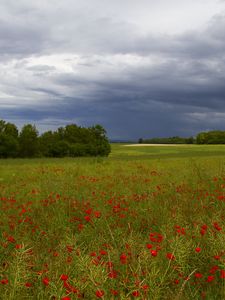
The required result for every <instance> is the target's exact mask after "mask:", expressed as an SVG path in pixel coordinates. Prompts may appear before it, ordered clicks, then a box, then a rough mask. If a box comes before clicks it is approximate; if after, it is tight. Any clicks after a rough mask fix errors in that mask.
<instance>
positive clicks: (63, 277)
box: [60, 274, 69, 281]
mask: <svg viewBox="0 0 225 300" xmlns="http://www.w3.org/2000/svg"><path fill="white" fill-rule="evenodd" d="M68 278H69V277H68V275H66V274H62V275H61V276H60V279H61V280H63V281H66V280H67V279H68Z"/></svg>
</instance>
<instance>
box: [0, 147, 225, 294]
mask: <svg viewBox="0 0 225 300" xmlns="http://www.w3.org/2000/svg"><path fill="white" fill-rule="evenodd" d="M224 207H225V146H221V145H220V146H206V145H204V146H197V145H186V146H176V147H171V146H165V147H163V146H157V147H156V146H155V147H124V146H123V145H122V144H121V145H118V144H117V145H116V144H113V145H112V153H111V154H110V156H109V157H108V158H66V159H46V158H45V159H30V160H29V159H14V160H13V159H7V160H0V232H1V235H0V299H2V300H12V299H13V300H14V299H15V300H17V299H19V300H23V299H38V300H47V299H52V300H54V299H55V300H56V299H57V300H61V299H62V300H69V299H87V300H92V299H105V300H108V299H120V300H122V299H142V300H144V299H146V300H148V299H150V300H151V299H154V300H158V299H162V300H164V299H165V300H167V299H168V300H172V299H173V300H181V299H185V300H186V299H208V300H213V299H225V210H224Z"/></svg>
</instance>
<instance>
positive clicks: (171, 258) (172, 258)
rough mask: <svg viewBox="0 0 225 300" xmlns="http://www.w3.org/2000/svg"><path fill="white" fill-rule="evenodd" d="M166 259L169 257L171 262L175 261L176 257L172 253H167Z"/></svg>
mask: <svg viewBox="0 0 225 300" xmlns="http://www.w3.org/2000/svg"><path fill="white" fill-rule="evenodd" d="M166 257H167V258H168V259H169V260H174V259H175V256H174V255H173V254H172V253H167V254H166Z"/></svg>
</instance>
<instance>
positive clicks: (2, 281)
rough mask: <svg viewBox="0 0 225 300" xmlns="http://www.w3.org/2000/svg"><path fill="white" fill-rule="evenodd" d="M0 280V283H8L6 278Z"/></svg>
mask: <svg viewBox="0 0 225 300" xmlns="http://www.w3.org/2000/svg"><path fill="white" fill-rule="evenodd" d="M0 282H1V284H8V283H9V281H8V279H6V278H4V279H2V280H1V281H0Z"/></svg>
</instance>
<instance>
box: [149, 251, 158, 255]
mask: <svg viewBox="0 0 225 300" xmlns="http://www.w3.org/2000/svg"><path fill="white" fill-rule="evenodd" d="M150 252H151V255H152V256H157V254H158V252H157V251H156V250H151V251H150Z"/></svg>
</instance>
